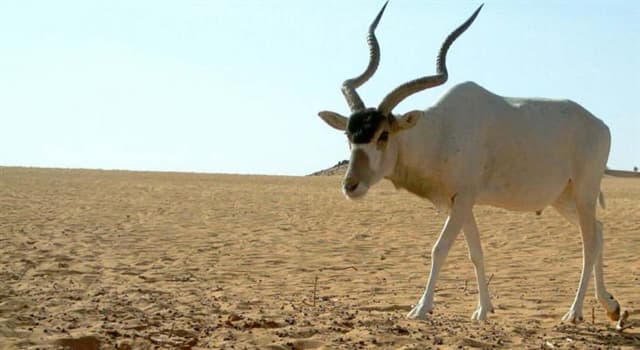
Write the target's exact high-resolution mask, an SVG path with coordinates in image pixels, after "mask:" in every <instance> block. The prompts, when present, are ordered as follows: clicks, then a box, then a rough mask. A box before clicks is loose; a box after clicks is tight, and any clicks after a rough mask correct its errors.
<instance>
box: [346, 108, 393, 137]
mask: <svg viewBox="0 0 640 350" xmlns="http://www.w3.org/2000/svg"><path fill="white" fill-rule="evenodd" d="M382 121H384V117H383V116H382V114H381V113H380V112H378V111H377V110H375V109H365V110H364V111H359V112H355V113H354V114H352V115H351V117H349V122H348V123H347V135H348V136H349V138H350V139H351V142H352V143H369V142H371V139H372V138H373V135H374V134H375V133H376V130H378V128H379V127H380V123H382Z"/></svg>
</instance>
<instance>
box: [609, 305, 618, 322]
mask: <svg viewBox="0 0 640 350" xmlns="http://www.w3.org/2000/svg"><path fill="white" fill-rule="evenodd" d="M607 316H609V319H610V320H611V321H616V322H617V321H618V320H619V319H620V304H618V303H617V302H616V308H615V310H613V311H612V312H609V311H607Z"/></svg>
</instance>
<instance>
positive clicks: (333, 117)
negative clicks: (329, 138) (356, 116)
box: [318, 111, 348, 131]
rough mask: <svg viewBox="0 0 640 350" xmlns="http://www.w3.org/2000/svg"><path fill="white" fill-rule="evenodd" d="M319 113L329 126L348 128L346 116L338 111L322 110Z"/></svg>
mask: <svg viewBox="0 0 640 350" xmlns="http://www.w3.org/2000/svg"><path fill="white" fill-rule="evenodd" d="M318 115H319V116H320V118H322V120H324V121H325V123H327V124H329V126H331V127H333V128H335V129H338V130H340V131H344V130H346V129H347V121H348V119H347V118H346V117H343V116H341V115H340V114H338V113H334V112H329V111H321V112H318Z"/></svg>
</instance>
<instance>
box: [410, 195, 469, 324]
mask: <svg viewBox="0 0 640 350" xmlns="http://www.w3.org/2000/svg"><path fill="white" fill-rule="evenodd" d="M472 206H473V201H472V200H471V198H465V197H463V196H460V195H458V196H456V197H455V198H454V200H453V203H452V205H451V211H450V214H449V217H448V218H447V221H446V222H445V224H444V228H443V229H442V232H440V237H438V241H437V242H436V244H434V246H433V249H432V251H431V271H430V272H429V281H428V282H427V287H426V290H425V292H424V294H422V297H421V298H420V301H418V304H417V305H416V306H415V307H414V308H413V309H412V310H411V311H410V312H409V314H408V315H407V317H408V318H413V319H426V317H427V313H430V312H431V310H432V309H433V293H434V290H435V287H436V281H437V279H438V274H439V273H440V269H441V268H442V265H443V264H444V261H445V260H446V258H447V254H449V249H450V248H451V245H453V241H455V239H456V237H457V236H458V234H459V233H460V229H461V228H462V225H463V224H464V222H465V221H466V220H467V218H468V217H469V216H470V215H472V214H471V207H472Z"/></svg>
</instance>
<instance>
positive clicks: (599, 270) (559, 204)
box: [553, 184, 620, 322]
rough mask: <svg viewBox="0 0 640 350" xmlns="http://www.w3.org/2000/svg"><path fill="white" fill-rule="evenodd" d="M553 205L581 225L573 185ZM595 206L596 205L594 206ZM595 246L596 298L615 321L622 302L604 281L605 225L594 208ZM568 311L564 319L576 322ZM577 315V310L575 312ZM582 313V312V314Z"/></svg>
mask: <svg viewBox="0 0 640 350" xmlns="http://www.w3.org/2000/svg"><path fill="white" fill-rule="evenodd" d="M553 207H554V208H555V209H556V210H557V211H558V213H560V215H562V216H563V217H564V218H565V219H567V221H569V222H571V223H572V224H574V225H576V226H579V225H580V220H579V215H578V210H577V209H576V203H575V200H574V196H573V193H572V186H571V184H569V185H568V186H567V189H565V191H564V192H563V194H562V195H561V196H560V197H559V198H558V199H557V200H556V201H555V202H554V203H553ZM594 207H595V206H594ZM593 221H595V225H593V226H594V231H595V233H594V237H593V241H594V248H597V253H596V254H595V262H594V265H593V274H594V279H595V290H596V298H597V299H598V301H599V302H600V304H602V306H603V307H604V309H605V311H606V313H607V316H608V317H609V318H610V319H611V320H614V321H617V320H618V319H619V318H620V304H618V302H617V301H616V299H615V298H614V297H613V295H611V294H610V293H609V292H608V291H607V289H606V287H605V283H604V272H603V250H604V244H603V243H604V242H603V225H602V222H600V221H598V220H595V210H594V219H593ZM583 239H584V233H583ZM573 309H574V308H573V306H572V309H571V310H570V312H568V313H567V314H566V315H565V317H564V318H563V320H565V321H572V322H576V321H577V320H576V318H575V317H572V315H571V311H572V310H573ZM573 315H574V316H575V312H574V314H573ZM581 315H582V313H581V312H580V316H581Z"/></svg>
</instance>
